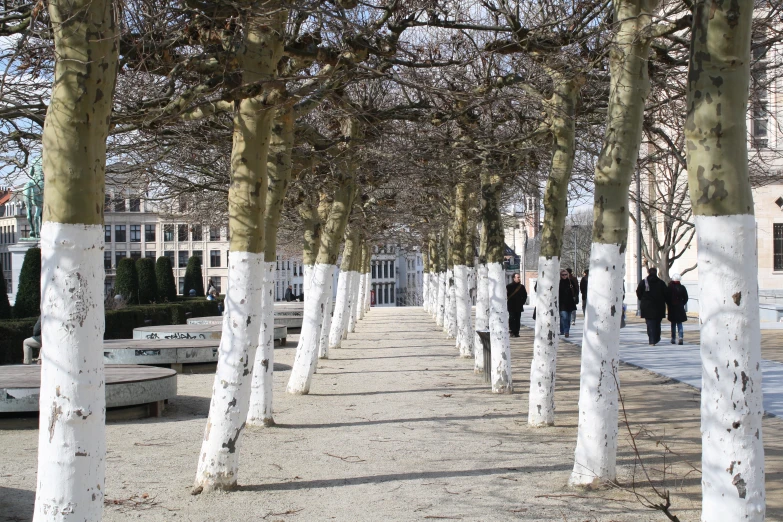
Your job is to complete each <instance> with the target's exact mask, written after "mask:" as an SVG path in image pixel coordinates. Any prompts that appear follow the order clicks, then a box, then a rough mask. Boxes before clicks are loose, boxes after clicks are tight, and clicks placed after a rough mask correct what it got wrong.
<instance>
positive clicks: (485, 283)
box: [473, 263, 489, 373]
mask: <svg viewBox="0 0 783 522" xmlns="http://www.w3.org/2000/svg"><path fill="white" fill-rule="evenodd" d="M488 328H489V277H488V274H487V265H486V263H480V264H479V265H478V267H477V269H476V330H487V329H488ZM473 335H474V339H473V347H474V355H475V358H474V361H475V363H474V367H473V371H474V372H475V373H482V372H483V371H484V348H483V346H484V345H483V343H482V342H481V338H480V337H479V335H478V334H477V333H475V332H474V333H473Z"/></svg>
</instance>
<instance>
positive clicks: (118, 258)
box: [114, 250, 128, 266]
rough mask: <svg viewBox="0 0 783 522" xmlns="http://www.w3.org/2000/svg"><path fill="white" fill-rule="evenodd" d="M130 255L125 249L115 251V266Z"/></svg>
mask: <svg viewBox="0 0 783 522" xmlns="http://www.w3.org/2000/svg"><path fill="white" fill-rule="evenodd" d="M126 257H128V252H126V251H125V250H117V251H115V252H114V266H117V265H119V264H120V261H122V260H123V259H125V258H126Z"/></svg>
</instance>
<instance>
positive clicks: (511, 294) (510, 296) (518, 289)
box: [506, 274, 527, 337]
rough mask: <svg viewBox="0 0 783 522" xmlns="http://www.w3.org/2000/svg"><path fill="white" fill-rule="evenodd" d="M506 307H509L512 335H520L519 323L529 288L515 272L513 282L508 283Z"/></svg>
mask: <svg viewBox="0 0 783 522" xmlns="http://www.w3.org/2000/svg"><path fill="white" fill-rule="evenodd" d="M506 299H507V300H508V302H507V304H506V308H507V309H508V330H509V332H511V337H519V323H520V319H521V316H522V312H523V310H524V306H525V302H526V301H527V290H526V289H525V285H523V284H522V281H521V279H520V277H519V274H514V277H513V280H512V281H511V283H509V284H508V285H506Z"/></svg>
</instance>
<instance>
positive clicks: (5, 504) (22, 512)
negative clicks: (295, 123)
mask: <svg viewBox="0 0 783 522" xmlns="http://www.w3.org/2000/svg"><path fill="white" fill-rule="evenodd" d="M34 506H35V491H30V490H27V489H19V488H9V487H5V486H0V520H1V521H3V522H27V521H29V520H32V519H33V507H34Z"/></svg>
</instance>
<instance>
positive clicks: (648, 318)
mask: <svg viewBox="0 0 783 522" xmlns="http://www.w3.org/2000/svg"><path fill="white" fill-rule="evenodd" d="M647 273H648V276H647V277H645V278H644V279H642V281H641V282H640V283H639V286H638V287H636V297H638V298H639V311H640V312H641V315H642V317H643V318H644V320H645V322H646V323H647V339H648V340H649V341H650V346H654V345H656V344H658V343H659V342H661V321H662V320H663V318H664V317H666V301H667V293H668V289H667V288H666V283H664V282H663V281H661V280H660V279H658V269H657V268H655V267H652V268H649V269H648V270H647Z"/></svg>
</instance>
